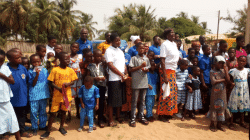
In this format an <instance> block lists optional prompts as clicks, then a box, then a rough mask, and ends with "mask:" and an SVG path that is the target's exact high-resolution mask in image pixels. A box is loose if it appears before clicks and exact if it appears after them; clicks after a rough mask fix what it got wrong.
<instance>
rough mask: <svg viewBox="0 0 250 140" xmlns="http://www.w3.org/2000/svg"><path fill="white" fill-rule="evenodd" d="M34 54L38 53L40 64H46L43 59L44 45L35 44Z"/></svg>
mask: <svg viewBox="0 0 250 140" xmlns="http://www.w3.org/2000/svg"><path fill="white" fill-rule="evenodd" d="M36 54H37V55H39V57H40V59H41V62H42V63H41V65H42V66H44V67H45V66H46V61H45V59H44V57H45V55H46V47H45V46H44V45H37V46H36Z"/></svg>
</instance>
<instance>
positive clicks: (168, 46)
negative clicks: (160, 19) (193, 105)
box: [156, 29, 179, 122]
mask: <svg viewBox="0 0 250 140" xmlns="http://www.w3.org/2000/svg"><path fill="white" fill-rule="evenodd" d="M163 35H164V37H165V38H166V41H165V42H164V43H162V45H161V51H160V57H161V69H160V75H161V77H160V82H161V85H163V83H164V82H165V83H166V84H168V83H169V85H170V95H169V96H168V97H167V98H164V99H163V90H162V88H161V89H160V90H161V92H160V96H159V102H158V107H157V112H156V113H157V115H159V120H161V121H163V122H165V121H166V120H167V121H168V120H169V119H170V118H171V116H172V115H173V114H175V113H177V112H178V108H177V85H176V75H175V71H176V69H177V63H178V61H179V51H178V48H177V45H176V43H175V42H174V36H175V33H174V30H173V29H166V30H165V31H164V33H163Z"/></svg>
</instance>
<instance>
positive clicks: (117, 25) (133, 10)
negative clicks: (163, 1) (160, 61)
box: [109, 4, 158, 41]
mask: <svg viewBox="0 0 250 140" xmlns="http://www.w3.org/2000/svg"><path fill="white" fill-rule="evenodd" d="M154 11H155V9H153V10H152V9H151V6H149V7H146V6H144V5H135V4H134V5H132V4H130V5H129V6H127V7H126V6H123V10H122V9H116V10H115V12H116V15H115V16H113V17H111V18H110V25H109V29H110V30H112V31H116V32H117V33H118V34H119V35H120V36H121V38H122V39H126V40H129V37H130V36H131V35H132V34H135V35H140V37H141V40H143V41H148V40H151V39H152V37H153V36H154V35H156V34H157V27H158V23H157V21H156V16H155V15H154Z"/></svg>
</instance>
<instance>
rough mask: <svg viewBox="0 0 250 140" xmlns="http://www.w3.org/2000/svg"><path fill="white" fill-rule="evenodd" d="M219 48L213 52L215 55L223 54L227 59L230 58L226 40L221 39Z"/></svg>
mask: <svg viewBox="0 0 250 140" xmlns="http://www.w3.org/2000/svg"><path fill="white" fill-rule="evenodd" d="M219 45H220V46H219V50H218V51H216V52H214V53H213V57H215V56H218V55H221V56H222V57H224V58H225V60H227V59H228V58H229V56H228V53H227V42H226V41H225V40H221V41H220V43H219Z"/></svg>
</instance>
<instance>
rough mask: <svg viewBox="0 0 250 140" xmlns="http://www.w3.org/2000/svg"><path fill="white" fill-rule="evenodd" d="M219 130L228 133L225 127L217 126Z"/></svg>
mask: <svg viewBox="0 0 250 140" xmlns="http://www.w3.org/2000/svg"><path fill="white" fill-rule="evenodd" d="M217 128H218V130H221V131H223V132H226V129H225V128H224V127H222V126H221V127H218V126H217Z"/></svg>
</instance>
